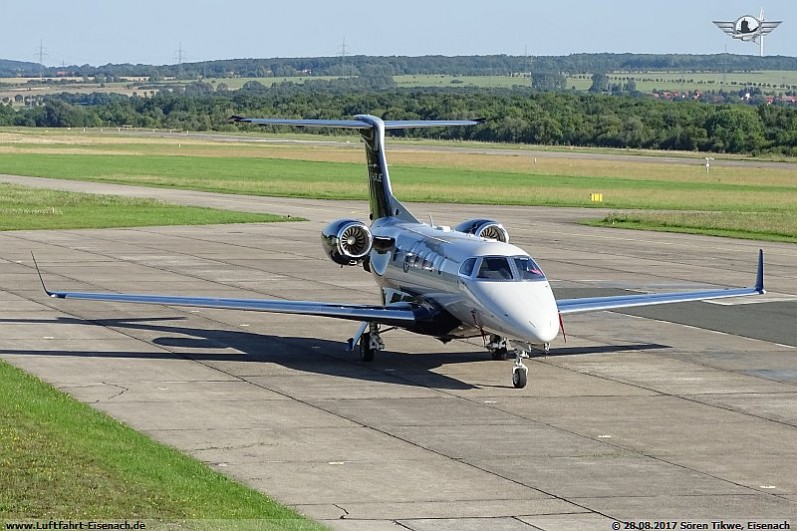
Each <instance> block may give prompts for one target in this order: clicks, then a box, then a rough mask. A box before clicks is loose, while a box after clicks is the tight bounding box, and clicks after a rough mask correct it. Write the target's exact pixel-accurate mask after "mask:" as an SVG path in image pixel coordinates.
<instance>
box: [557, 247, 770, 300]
mask: <svg viewBox="0 0 797 531" xmlns="http://www.w3.org/2000/svg"><path fill="white" fill-rule="evenodd" d="M764 293H766V290H765V289H764V251H763V250H759V251H758V270H757V272H756V281H755V286H754V287H752V288H726V289H717V290H708V291H682V292H674V293H653V294H639V295H621V296H618V297H593V298H585V299H563V300H558V301H556V302H557V305H558V306H559V313H560V314H563V315H564V314H569V313H582V312H597V311H600V310H615V309H618V308H633V307H638V306H653V305H656V304H670V303H676V302H692V301H705V300H711V299H725V298H730V297H746V296H749V295H762V294H764Z"/></svg>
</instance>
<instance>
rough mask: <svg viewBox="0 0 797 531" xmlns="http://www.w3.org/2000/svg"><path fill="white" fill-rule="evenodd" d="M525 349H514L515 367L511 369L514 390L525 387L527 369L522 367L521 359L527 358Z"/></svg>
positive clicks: (527, 354)
mask: <svg viewBox="0 0 797 531" xmlns="http://www.w3.org/2000/svg"><path fill="white" fill-rule="evenodd" d="M528 357H529V353H528V352H527V348H522V347H515V366H514V367H512V385H514V386H515V388H516V389H522V388H524V387H526V382H527V380H528V374H529V369H528V367H526V366H525V365H523V358H528Z"/></svg>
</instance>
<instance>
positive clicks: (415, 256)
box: [34, 115, 764, 388]
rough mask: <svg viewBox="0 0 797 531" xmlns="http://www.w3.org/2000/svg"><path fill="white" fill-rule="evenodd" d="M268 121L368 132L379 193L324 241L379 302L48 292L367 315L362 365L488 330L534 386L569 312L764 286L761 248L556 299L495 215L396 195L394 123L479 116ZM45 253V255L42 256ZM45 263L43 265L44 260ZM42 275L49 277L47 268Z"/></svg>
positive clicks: (490, 344)
mask: <svg viewBox="0 0 797 531" xmlns="http://www.w3.org/2000/svg"><path fill="white" fill-rule="evenodd" d="M231 120H233V121H234V122H238V123H249V124H258V125H263V126H267V125H270V126H293V127H297V126H298V127H327V128H344V129H354V130H357V131H359V133H360V135H361V136H362V140H363V142H364V144H365V155H366V162H367V170H368V171H367V173H368V185H369V195H370V210H371V215H370V224H369V223H366V222H363V221H361V220H356V219H339V220H335V221H332V222H331V223H329V224H328V225H327V226H326V227H325V228H324V229H323V231H322V233H321V243H322V247H323V250H324V252H325V253H326V255H327V256H328V257H329V259H330V260H331V261H332V262H334V263H336V264H338V265H340V266H342V267H363V268H364V269H365V270H366V271H368V272H370V273H371V275H372V276H373V278H374V280H375V281H376V284H377V285H378V286H379V288H380V291H381V296H382V303H381V304H378V305H362V304H345V303H329V302H312V301H283V300H261V299H226V298H206V297H185V296H167V295H134V294H117V293H86V292H72V291H48V290H47V288H46V287H45V286H44V282H43V281H42V287H43V288H44V290H45V292H46V293H47V294H48V295H49V296H50V297H53V298H58V299H77V300H93V301H111V302H130V303H144V304H162V305H168V306H193V307H207V308H223V309H234V310H253V311H261V312H272V313H284V314H300V315H315V316H323V317H332V318H337V319H346V320H350V321H359V322H360V323H361V324H360V326H359V328H358V329H357V331H356V333H355V334H354V335H353V337H352V338H350V339H349V340H348V345H347V350H349V351H354V350H355V349H356V348H357V347H358V346H359V354H360V358H361V359H362V361H365V362H370V361H373V359H374V355H375V353H376V352H377V351H380V350H383V349H384V348H385V345H384V342H383V341H382V334H383V333H384V332H386V331H388V330H392V329H395V328H399V329H404V330H408V331H410V332H415V333H417V334H422V335H427V336H431V337H434V338H437V339H439V340H440V341H442V342H444V343H446V342H448V341H451V340H453V339H460V338H473V337H482V338H484V344H485V347H486V348H487V350H488V351H489V352H490V354H491V355H492V357H493V358H494V359H505V358H506V357H507V354H508V352H510V351H511V352H512V353H513V354H514V358H515V361H514V366H513V368H512V383H513V385H514V387H516V388H522V387H525V385H526V382H527V375H528V368H527V367H526V366H525V365H524V364H523V360H524V359H527V358H529V357H530V355H531V354H532V353H533V352H534V351H544V352H546V353H547V352H548V350H549V348H550V344H551V342H552V341H553V340H554V339H555V338H556V337H557V335H558V334H559V332H560V330H562V332H563V325H562V315H567V314H572V313H579V312H592V311H599V310H613V309H617V308H628V307H634V306H647V305H654V304H667V303H676V302H687V301H699V300H708V299H719V298H725V297H742V296H749V295H757V294H763V293H764V276H763V269H764V266H763V252H762V251H759V255H758V271H757V275H756V281H755V286H754V287H752V288H726V289H715V290H710V291H695V292H675V293H657V294H634V295H626V296H619V297H597V298H584V299H565V300H558V301H557V300H556V299H555V298H554V295H553V292H552V290H551V285H550V283H549V281H548V278H547V277H546V276H545V274H544V273H543V270H542V268H541V267H540V266H539V264H538V263H537V262H536V261H535V260H534V259H533V258H532V257H531V256H529V254H528V253H526V252H525V251H524V250H523V249H521V248H519V247H516V246H515V245H512V244H511V243H509V234H508V233H507V231H506V229H505V228H504V227H503V225H501V224H500V223H498V222H496V221H494V220H490V219H469V220H466V221H463V222H462V223H460V224H459V225H457V226H456V227H453V228H451V227H446V226H434V225H431V224H426V223H422V222H421V221H419V220H418V219H417V218H416V217H415V216H413V214H412V213H410V211H409V210H408V209H407V208H406V207H405V206H404V205H403V204H402V203H401V202H400V201H399V200H398V199H396V197H395V196H394V195H393V192H392V190H391V185H390V177H389V174H388V164H387V159H386V157H385V131H386V130H396V129H407V128H417V127H458V126H469V125H476V124H478V123H480V121H479V120H432V121H401V120H399V121H394V120H385V121H383V120H382V119H380V118H378V117H375V116H371V115H357V116H355V117H354V119H352V120H302V119H274V118H266V119H258V118H242V117H233V118H232V119H231ZM34 261H35V259H34ZM37 269H38V266H37ZM39 276H40V277H41V273H39Z"/></svg>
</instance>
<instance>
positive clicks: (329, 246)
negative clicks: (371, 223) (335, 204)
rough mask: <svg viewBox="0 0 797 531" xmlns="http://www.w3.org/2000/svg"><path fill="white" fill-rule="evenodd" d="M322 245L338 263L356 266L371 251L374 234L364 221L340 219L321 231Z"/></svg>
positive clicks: (327, 253)
mask: <svg viewBox="0 0 797 531" xmlns="http://www.w3.org/2000/svg"><path fill="white" fill-rule="evenodd" d="M321 245H322V247H323V248H324V252H325V253H326V255H327V256H328V257H329V258H330V259H331V260H332V261H333V262H335V263H336V264H340V265H347V266H354V265H357V264H360V263H362V262H363V261H364V260H365V259H366V257H367V256H368V253H370V252H371V248H372V247H373V245H374V235H373V234H372V233H371V229H369V228H368V226H367V225H365V223H363V222H362V221H358V220H356V219H338V220H336V221H333V222H332V223H330V224H329V225H327V226H326V227H324V230H323V231H321Z"/></svg>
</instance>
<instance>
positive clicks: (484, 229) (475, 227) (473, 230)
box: [454, 219, 509, 243]
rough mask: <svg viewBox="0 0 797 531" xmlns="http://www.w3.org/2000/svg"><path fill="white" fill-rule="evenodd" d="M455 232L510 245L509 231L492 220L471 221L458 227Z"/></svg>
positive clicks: (464, 222)
mask: <svg viewBox="0 0 797 531" xmlns="http://www.w3.org/2000/svg"><path fill="white" fill-rule="evenodd" d="M454 230H457V231H459V232H464V233H466V234H473V235H474V236H479V237H481V238H487V239H489V240H498V241H499V242H504V243H509V233H508V232H507V230H506V229H505V228H504V226H503V225H501V224H500V223H498V222H497V221H493V220H491V219H469V220H467V221H463V222H462V223H460V224H459V225H457V226H456V227H455V228H454Z"/></svg>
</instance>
